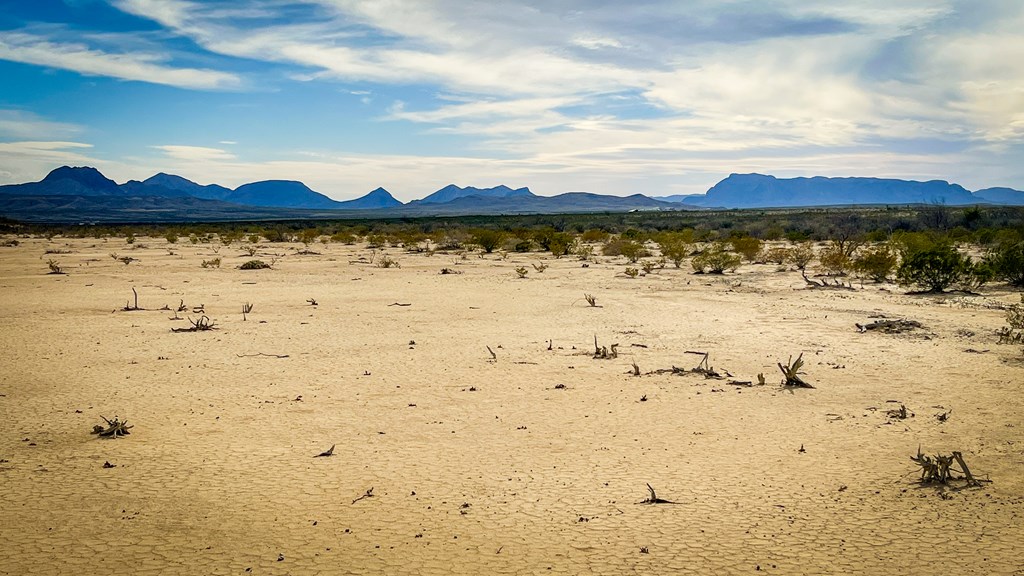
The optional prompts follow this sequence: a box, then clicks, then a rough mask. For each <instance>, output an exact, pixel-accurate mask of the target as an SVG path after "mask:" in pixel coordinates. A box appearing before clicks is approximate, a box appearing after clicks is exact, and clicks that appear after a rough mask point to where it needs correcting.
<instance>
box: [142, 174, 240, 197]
mask: <svg viewBox="0 0 1024 576" xmlns="http://www.w3.org/2000/svg"><path fill="white" fill-rule="evenodd" d="M142 184H145V185H146V186H150V187H155V188H161V189H164V190H167V191H169V192H170V193H171V194H168V195H182V194H184V195H186V196H193V197H195V198H205V199H207V200H224V199H226V198H228V196H230V195H231V189H230V188H225V187H224V186H219V185H217V184H207V185H205V186H203V185H201V184H196V183H195V182H193V181H191V180H189V179H187V178H182V177H181V176H176V175H174V174H165V173H164V172H160V173H159V174H155V175H153V176H150V177H149V178H146V179H145V180H143V181H142ZM125 185H127V184H125ZM175 192H176V193H177V194H174V193H175Z"/></svg>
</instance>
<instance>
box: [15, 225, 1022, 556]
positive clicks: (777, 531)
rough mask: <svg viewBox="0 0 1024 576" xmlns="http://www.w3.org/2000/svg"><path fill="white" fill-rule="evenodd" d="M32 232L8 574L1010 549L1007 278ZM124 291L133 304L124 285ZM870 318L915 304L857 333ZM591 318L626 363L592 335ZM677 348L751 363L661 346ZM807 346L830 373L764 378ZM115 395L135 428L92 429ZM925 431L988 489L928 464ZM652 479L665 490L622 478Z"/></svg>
mask: <svg viewBox="0 0 1024 576" xmlns="http://www.w3.org/2000/svg"><path fill="white" fill-rule="evenodd" d="M19 240H20V242H21V245H20V246H18V247H13V248H12V247H5V248H0V317H2V318H3V319H4V322H3V324H2V326H3V327H2V329H0V346H2V350H3V369H2V371H0V417H2V420H3V422H4V426H3V432H0V517H2V523H0V542H3V543H4V545H3V546H0V573H4V574H58V573H72V572H75V573H78V574H101V573H112V572H119V573H124V574H174V573H182V574H185V573H188V574H242V573H247V572H251V573H256V574H317V573H324V574H348V573H351V574H366V573H375V574H379V573H386V574H447V573H460V574H553V573H558V574H584V573H603V574H624V573H638V574H753V573H769V574H826V573H830V574H882V573H886V574H923V573H948V574H1024V555H1022V552H1024V544H1022V542H1024V525H1022V521H1024V474H1022V469H1024V418H1022V415H1024V394H1022V392H1024V362H1022V361H1021V360H1020V359H1021V355H1022V351H1021V350H1020V348H1019V347H1013V346H1005V345H1004V346H1000V345H997V344H996V337H995V335H994V332H995V330H996V329H997V328H998V327H1000V326H1002V325H1003V324H1004V313H1003V312H1002V311H1001V310H999V309H998V306H999V305H1000V304H1006V303H1010V302H1014V301H1016V300H1017V298H1018V296H1017V295H1016V294H1014V293H1012V292H1009V291H1005V290H1002V289H1001V288H1000V287H994V288H991V289H987V290H986V295H985V296H977V297H965V296H962V295H960V296H955V295H945V296H909V295H905V294H902V293H901V291H899V290H897V289H896V288H895V287H892V286H876V285H865V286H864V287H863V288H861V287H860V285H857V290H856V291H838V290H827V291H826V290H809V289H807V288H805V285H804V281H803V280H802V279H801V278H800V276H799V274H798V273H796V272H792V271H789V272H779V271H776V269H775V267H774V266H763V265H748V266H744V267H742V268H741V269H740V270H739V271H738V273H735V274H727V275H725V276H717V277H715V276H697V275H694V274H692V273H690V271H689V270H687V269H683V270H675V269H671V268H669V269H665V270H662V271H660V272H658V273H655V274H651V275H647V276H645V277H640V278H636V279H629V278H627V277H626V276H625V275H624V274H623V270H624V268H625V264H624V262H623V261H622V260H621V259H601V262H598V263H591V264H590V265H589V267H587V268H583V267H581V263H580V262H579V261H578V260H576V259H570V258H563V259H557V260H556V259H553V258H551V257H548V256H544V255H539V254H529V255H510V256H509V257H508V258H507V259H505V260H502V259H501V258H500V257H499V256H498V255H496V254H494V255H487V256H486V257H483V258H481V257H479V256H478V255H476V254H471V255H469V257H468V258H466V259H460V258H459V257H457V256H455V255H444V254H440V253H439V254H434V255H432V256H428V255H425V254H406V253H404V252H403V251H401V250H400V249H390V250H388V253H389V254H390V255H391V256H392V257H394V258H395V259H397V260H398V261H399V262H400V263H401V268H399V269H395V268H391V269H382V268H378V267H375V266H373V265H371V264H368V263H367V262H365V261H363V262H360V261H358V259H359V258H360V257H364V258H368V257H369V256H370V254H371V252H370V250H368V249H367V248H366V247H365V246H341V245H331V246H317V247H316V248H315V249H316V250H318V251H320V252H322V254H320V255H297V254H296V250H297V249H298V248H301V245H277V244H275V245H267V246H265V247H264V248H263V249H262V250H261V255H260V256H259V257H260V258H262V259H264V260H267V261H270V260H272V259H273V258H274V257H273V256H271V255H270V253H271V252H274V253H279V254H285V256H283V257H281V258H278V259H277V260H276V263H275V265H274V269H271V270H260V271H242V270H239V269H237V266H238V265H239V264H241V263H242V262H244V261H246V260H248V259H249V257H248V256H247V255H242V253H241V251H240V250H239V249H238V248H237V247H235V248H221V249H220V250H219V254H216V255H215V254H214V253H213V251H212V249H211V246H209V245H197V246H194V245H190V244H187V243H186V244H184V245H180V244H179V245H177V246H173V247H171V249H172V250H173V252H174V254H173V255H171V254H169V253H168V245H167V243H166V241H165V240H163V239H154V238H140V239H139V240H138V243H139V244H145V245H148V246H149V247H148V248H136V249H131V248H130V247H129V246H126V245H125V244H124V241H123V240H120V239H116V240H115V239H112V240H109V241H103V240H92V239H85V240H64V239H61V238H55V239H53V240H52V241H47V240H45V239H41V238H40V239H26V238H21V239H19ZM48 248H49V249H64V250H70V253H69V254H59V255H45V256H44V255H43V253H44V250H46V249H48ZM112 252H117V253H119V254H120V255H130V256H132V257H134V258H137V259H138V261H136V262H132V263H130V264H128V265H125V264H122V263H121V262H118V261H115V260H113V259H112V258H111V257H110V256H109V254H110V253H112ZM215 256H220V257H221V258H222V259H223V264H222V266H221V267H220V268H219V269H218V268H210V269H204V268H201V267H200V263H201V261H202V260H208V259H211V258H213V257H215ZM379 257H380V254H379V253H378V255H377V258H379ZM48 258H54V259H56V260H59V261H60V262H61V264H62V265H63V266H64V268H65V270H66V271H67V272H68V273H67V274H66V275H48V274H46V272H47V267H46V260H47V259H48ZM541 262H544V263H546V264H548V265H549V266H550V267H549V268H548V269H547V270H545V271H544V272H542V273H541V272H537V271H536V270H534V269H533V268H532V267H531V266H530V265H531V264H533V263H538V264H539V263H541ZM518 266H527V267H528V268H529V270H530V272H529V274H528V276H527V278H525V279H518V278H517V277H516V274H515V272H514V269H515V268H516V267H518ZM443 267H448V268H451V269H455V270H457V271H459V272H461V274H452V275H441V274H440V273H439V272H440V270H441V268H443ZM132 287H135V288H136V289H137V291H138V293H139V305H140V306H141V307H142V308H144V310H140V311H134V312H125V311H122V310H121V308H122V307H124V306H125V303H126V301H127V300H129V299H130V298H131V296H132V293H131V288H132ZM584 293H590V294H593V295H594V296H595V297H596V299H597V304H598V305H599V306H600V307H590V306H588V304H587V303H586V301H585V300H584ZM310 298H312V299H315V300H316V301H317V302H318V305H317V306H313V305H311V304H310V303H308V302H307V299H310ZM182 300H183V301H184V303H185V304H186V305H187V306H188V307H189V310H188V311H187V312H183V313H179V314H178V315H179V316H180V317H182V318H185V317H188V316H191V317H193V318H195V317H196V316H197V315H196V314H193V313H192V311H191V308H192V307H193V306H199V305H201V304H202V305H204V307H205V311H206V314H207V315H208V316H209V317H210V318H211V319H212V320H213V321H214V322H215V323H216V328H217V329H216V330H212V331H206V332H197V333H172V332H171V328H181V327H184V326H187V325H188V320H170V319H169V318H170V317H172V316H173V315H174V313H173V312H172V311H167V310H160V308H161V307H163V306H165V305H167V306H169V307H171V308H172V309H173V308H176V307H177V305H178V304H179V301H182ZM244 302H251V303H253V304H254V308H253V310H252V312H251V313H250V314H249V315H248V318H247V320H243V317H242V313H241V306H242V304H243V303H244ZM396 303H399V304H408V305H407V306H398V305H395V304H396ZM880 315H885V316H888V317H896V318H910V319H914V320H917V321H920V322H921V323H922V324H923V325H924V328H923V329H922V330H918V331H915V332H911V333H905V334H898V335H892V334H880V333H875V332H868V333H864V334H861V333H858V332H857V330H856V329H855V327H854V324H855V323H857V322H860V323H864V322H866V321H869V320H870V319H872V317H877V316H880ZM595 335H596V336H597V338H598V339H599V341H600V343H601V344H602V345H610V344H613V343H618V344H619V346H618V351H619V357H618V358H616V359H611V360H597V359H593V358H592V357H591V353H592V351H593V339H594V336H595ZM549 341H551V342H552V346H551V348H550V349H549ZM488 346H489V347H490V348H491V349H492V350H493V351H494V353H495V356H496V359H494V360H492V358H491V354H490V353H489V352H488V350H487V347H488ZM687 350H703V351H708V352H710V354H711V358H710V360H711V364H712V365H713V366H714V367H715V368H716V369H717V370H719V371H723V370H728V372H729V373H731V374H732V375H734V379H736V380H751V381H755V382H756V376H757V374H758V373H763V374H764V375H765V377H766V378H767V381H768V384H767V385H765V386H753V387H740V386H734V385H731V384H729V383H728V380H707V379H704V378H703V377H701V376H699V375H693V374H690V375H673V374H671V373H657V372H656V371H657V370H659V369H668V368H671V367H672V366H678V367H685V368H692V367H694V366H696V365H697V362H698V361H699V358H698V357H696V356H694V355H690V354H686V353H685V351H687ZM800 353H803V355H804V359H805V360H806V361H807V365H806V368H805V371H806V376H805V379H806V380H807V381H809V382H810V383H812V384H813V385H815V386H816V388H815V389H813V390H805V389H800V390H784V389H782V388H780V386H779V385H778V383H779V380H780V374H779V371H778V369H777V368H776V362H778V361H785V360H786V359H787V358H788V357H789V356H790V355H793V356H794V357H795V356H796V355H797V354H800ZM259 354H263V355H259ZM269 355H278V356H286V357H281V358H279V357H274V356H269ZM634 362H635V363H636V365H637V366H638V367H639V369H640V371H641V372H642V375H640V376H634V375H632V374H631V373H632V370H633V368H632V363H634ZM559 385H563V386H559ZM643 398H646V400H643V401H642V399H643ZM900 403H902V404H904V405H906V407H907V409H908V410H909V411H910V412H912V413H913V417H908V418H907V419H905V420H896V419H892V418H889V417H888V416H887V415H886V411H887V410H889V409H893V408H898V406H899V404H900ZM949 409H952V413H951V414H950V416H949V419H948V420H947V421H945V422H940V421H939V420H938V419H937V418H936V417H935V415H936V414H938V413H942V412H946V411H948V410H949ZM115 415H117V416H119V417H121V418H124V419H127V420H128V421H129V423H130V424H133V425H134V426H135V427H134V428H133V429H132V430H131V435H130V436H128V437H125V438H121V439H117V440H108V439H101V438H98V437H96V436H93V435H91V434H90V430H91V428H92V426H93V425H94V424H98V423H101V422H102V421H101V416H106V417H113V416H115ZM331 445H336V448H335V451H334V455H333V456H332V457H329V458H314V457H313V456H314V455H316V454H318V453H319V452H321V451H324V450H326V449H327V448H329V447H330V446H331ZM918 446H920V447H921V449H922V450H923V451H924V452H925V453H936V452H941V453H949V452H951V451H953V450H959V451H962V452H963V454H964V457H965V459H966V460H967V462H968V464H969V465H970V467H971V471H972V472H973V473H974V474H975V475H977V476H980V477H984V478H989V479H991V482H990V483H985V484H983V486H982V487H980V488H972V489H963V490H950V489H942V488H938V487H934V486H929V487H922V486H919V485H918V484H917V483H916V479H917V472H916V471H915V470H916V468H915V466H914V465H913V463H912V462H911V461H910V460H909V457H910V456H912V455H914V454H915V453H916V452H917V449H918ZM801 447H803V448H804V451H803V452H801V451H800V448H801ZM105 462H109V463H110V464H111V465H113V467H111V468H104V463H105ZM646 483H650V484H651V485H652V486H654V487H655V488H656V489H657V491H658V496H659V497H660V498H665V499H668V500H672V501H674V502H675V503H674V504H662V505H643V504H639V502H640V501H641V500H643V499H644V498H646V497H647V496H648V494H647V488H646ZM371 488H372V497H368V498H363V499H360V500H358V501H357V500H356V499H357V498H359V496H360V495H364V494H365V493H366V492H367V491H368V490H370V489H371ZM758 571H760V572H758Z"/></svg>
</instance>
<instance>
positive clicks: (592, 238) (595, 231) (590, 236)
mask: <svg viewBox="0 0 1024 576" xmlns="http://www.w3.org/2000/svg"><path fill="white" fill-rule="evenodd" d="M608 236H610V234H608V233H607V232H605V231H604V230H601V229H600V228H591V229H589V230H587V231H585V232H584V233H583V234H581V235H580V240H582V241H583V242H604V241H606V240H608Z"/></svg>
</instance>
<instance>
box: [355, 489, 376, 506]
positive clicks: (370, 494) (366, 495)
mask: <svg viewBox="0 0 1024 576" xmlns="http://www.w3.org/2000/svg"><path fill="white" fill-rule="evenodd" d="M363 498H373V488H372V487H371V488H370V489H369V490H367V491H366V493H365V494H363V495H362V496H360V497H359V498H356V499H355V500H353V501H352V503H353V504H355V503H356V502H359V501H360V500H362V499H363Z"/></svg>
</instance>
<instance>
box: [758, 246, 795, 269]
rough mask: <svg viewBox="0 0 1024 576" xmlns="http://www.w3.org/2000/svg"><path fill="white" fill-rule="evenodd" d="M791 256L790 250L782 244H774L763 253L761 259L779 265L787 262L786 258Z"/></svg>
mask: <svg viewBox="0 0 1024 576" xmlns="http://www.w3.org/2000/svg"><path fill="white" fill-rule="evenodd" d="M787 257H789V250H787V249H786V248H783V247H782V246H774V247H772V248H768V249H767V250H765V251H764V252H762V253H761V256H760V258H761V261H763V262H768V263H769V264H777V265H779V266H781V265H783V264H785V263H786V258H787Z"/></svg>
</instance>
